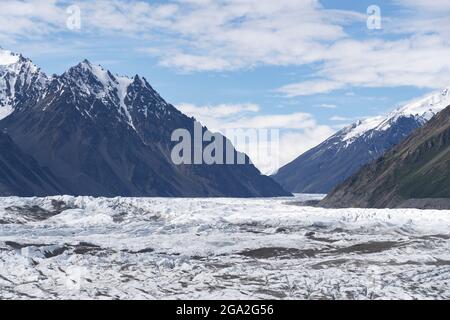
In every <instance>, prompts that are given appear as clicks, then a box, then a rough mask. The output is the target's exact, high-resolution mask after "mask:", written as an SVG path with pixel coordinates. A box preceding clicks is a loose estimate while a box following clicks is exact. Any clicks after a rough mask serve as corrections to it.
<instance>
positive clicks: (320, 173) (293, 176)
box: [273, 116, 423, 194]
mask: <svg viewBox="0 0 450 320" xmlns="http://www.w3.org/2000/svg"><path fill="white" fill-rule="evenodd" d="M422 124H423V120H422V119H421V118H418V117H413V116H402V117H399V118H395V119H392V122H391V123H390V126H389V128H388V129H385V130H377V129H371V130H368V131H366V132H365V133H364V134H362V135H360V136H359V137H357V138H356V139H354V140H352V141H348V140H345V137H346V136H347V134H348V133H349V132H351V131H352V130H354V129H355V127H357V126H358V124H354V125H353V126H352V127H349V128H345V129H343V130H341V131H339V132H338V133H336V134H335V135H333V136H332V137H331V138H329V139H328V140H326V141H325V142H323V143H322V144H320V145H319V146H317V147H315V148H313V149H311V150H309V151H307V152H306V153H304V154H302V155H301V156H300V157H298V158H297V159H295V160H294V161H293V162H291V163H289V164H287V165H286V166H284V167H283V168H281V169H280V170H279V171H278V173H277V174H276V175H274V176H273V178H274V179H275V181H277V182H278V183H280V184H281V185H282V186H283V187H284V188H285V189H286V190H288V191H290V192H294V193H322V194H325V193H329V192H330V191H331V190H332V189H333V188H334V187H335V186H337V185H338V184H340V183H342V182H344V181H345V180H346V179H347V178H349V177H350V176H351V175H352V174H354V173H355V172H357V171H358V170H359V169H360V168H361V167H362V166H364V165H366V164H368V163H370V162H371V161H373V160H375V159H377V158H379V157H380V156H382V155H383V154H384V153H385V152H386V151H387V150H389V149H391V148H392V147H393V146H395V145H397V144H398V143H400V142H401V141H403V140H404V139H405V138H406V137H407V136H408V135H409V134H411V132H412V131H414V130H415V129H417V128H418V127H420V126H421V125H422Z"/></svg>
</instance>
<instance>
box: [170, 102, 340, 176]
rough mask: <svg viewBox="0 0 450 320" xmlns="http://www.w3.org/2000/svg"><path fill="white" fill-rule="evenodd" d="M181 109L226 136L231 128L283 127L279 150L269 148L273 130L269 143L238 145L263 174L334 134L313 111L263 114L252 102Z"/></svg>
mask: <svg viewBox="0 0 450 320" xmlns="http://www.w3.org/2000/svg"><path fill="white" fill-rule="evenodd" d="M177 108H178V109H180V110H181V111H182V112H184V113H186V114H187V115H190V116H194V117H195V118H196V119H197V120H198V121H200V122H201V123H203V124H204V125H206V126H207V127H208V128H209V129H210V130H212V131H218V132H221V133H223V134H225V135H227V131H228V130H233V129H257V130H265V129H267V130H271V129H275V130H279V140H278V145H279V149H278V150H276V151H274V150H272V151H269V149H270V142H271V141H272V140H271V139H272V138H273V137H272V136H270V134H269V132H268V139H269V141H268V143H265V142H267V141H259V143H258V145H256V146H247V145H237V146H236V147H237V148H238V150H240V151H245V152H246V153H248V155H249V156H250V158H251V159H252V161H253V162H254V164H255V165H256V166H257V167H258V168H259V169H260V170H261V171H262V172H263V173H273V172H274V169H278V167H279V166H283V165H285V164H287V163H289V162H291V161H292V160H294V159H295V158H297V157H298V156H299V155H300V154H302V153H303V152H305V151H307V150H309V149H310V148H312V147H314V146H316V145H318V144H320V143H321V142H322V141H323V140H325V139H326V138H328V137H329V136H331V135H332V134H333V133H334V130H333V129H332V128H330V127H328V126H324V125H319V124H318V123H317V121H316V120H315V118H314V117H313V116H312V115H311V114H308V113H300V112H299V113H291V114H285V115H261V114H259V111H260V107H259V106H258V105H255V104H251V103H244V104H221V105H216V106H197V105H194V104H188V103H184V104H180V105H178V106H177ZM260 132H262V131H260ZM272 142H273V141H272ZM261 155H262V156H261ZM265 155H270V161H267V157H264V156H265ZM275 160H277V161H275ZM274 161H275V163H277V164H278V166H277V168H273V167H272V166H273V165H274Z"/></svg>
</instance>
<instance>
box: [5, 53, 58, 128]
mask: <svg viewBox="0 0 450 320" xmlns="http://www.w3.org/2000/svg"><path fill="white" fill-rule="evenodd" d="M48 81H49V79H48V77H47V75H45V74H44V73H43V72H41V70H40V69H39V68H38V67H37V66H36V65H35V64H33V62H32V61H31V60H29V59H26V58H24V57H22V56H21V55H18V54H15V53H12V52H11V51H7V50H2V49H0V120H1V119H4V118H6V117H7V116H9V115H10V114H11V113H12V112H14V110H16V108H18V107H21V106H26V105H27V103H26V101H27V99H30V98H37V97H38V96H40V93H41V91H42V90H43V88H44V87H45V86H46V84H47V83H48Z"/></svg>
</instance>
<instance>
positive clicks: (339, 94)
mask: <svg viewBox="0 0 450 320" xmlns="http://www.w3.org/2000/svg"><path fill="white" fill-rule="evenodd" d="M0 5H1V10H0V46H1V47H3V48H4V49H8V50H12V51H14V52H18V53H22V54H23V55H24V56H26V57H29V58H31V59H32V60H33V62H35V63H36V64H37V65H38V66H40V67H41V68H42V69H43V70H44V71H45V72H47V73H48V74H52V73H56V74H61V73H63V72H64V71H65V70H67V69H68V68H69V67H70V66H73V65H76V64H77V63H78V62H80V61H82V60H83V59H85V58H87V59H88V60H90V61H91V62H93V63H95V64H101V65H102V66H103V67H104V68H107V69H109V70H111V72H112V73H115V74H119V75H128V76H133V75H135V74H139V75H142V76H145V77H146V78H147V79H148V81H149V82H150V83H151V85H152V86H153V87H154V88H155V89H156V90H157V91H158V92H159V93H160V94H161V95H162V96H163V97H164V98H165V99H166V100H167V101H168V102H170V103H172V104H173V105H175V106H177V107H178V108H179V109H180V110H182V111H183V112H185V113H187V114H189V115H193V116H195V117H196V118H197V119H198V120H200V121H201V122H202V123H203V124H206V125H207V126H208V127H209V128H210V129H212V130H217V131H219V130H223V129H224V128H225V129H226V128H242V127H248V128H255V129H264V128H265V129H276V130H280V131H279V136H278V146H279V151H278V156H277V157H278V159H279V163H278V165H283V164H286V163H287V162H289V161H291V160H293V159H294V158H296V157H297V156H298V155H300V154H301V153H303V152H304V151H306V150H308V149H309V148H311V147H313V146H315V145H317V144H319V143H320V142H322V141H323V140H325V139H326V138H327V137H329V136H330V135H332V134H333V133H334V132H336V131H337V130H339V129H341V128H343V127H344V126H346V125H348V124H350V123H352V122H354V121H356V120H358V119H364V118H366V117H369V116H376V115H380V114H383V113H386V112H388V111H391V110H392V109H394V108H396V107H398V106H401V105H402V104H404V103H405V102H406V101H410V100H411V99H414V98H415V97H419V96H423V95H424V94H427V93H428V92H431V91H435V90H438V89H443V88H445V87H447V86H449V85H450V59H449V57H450V39H449V37H448V34H450V20H449V19H448V16H449V14H450V1H448V0H435V1H432V2H430V1H428V0H390V1H387V0H385V1H381V0H378V1H377V0H372V1H365V0H358V1H356V0H355V1H346V0H278V1H273V0H172V1H163V0H159V1H153V0H108V1H106V0H98V1H92V0H90V1H84V0H79V1H70V0H0ZM250 156H251V157H252V155H250ZM258 166H259V168H260V169H261V170H262V171H263V172H268V171H271V170H273V168H269V167H267V168H266V167H265V166H264V165H263V164H259V165H258Z"/></svg>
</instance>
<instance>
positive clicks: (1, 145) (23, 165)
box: [0, 132, 62, 197]
mask: <svg viewBox="0 0 450 320" xmlns="http://www.w3.org/2000/svg"><path fill="white" fill-rule="evenodd" d="M60 190H62V186H61V184H60V182H59V181H58V179H57V178H56V177H55V176H54V175H53V174H52V173H51V172H50V171H49V170H48V169H46V168H42V167H41V166H40V165H39V164H38V162H37V161H36V160H35V159H34V158H33V157H31V156H29V155H28V154H26V153H24V152H23V151H22V150H21V149H20V148H19V147H18V146H17V145H16V144H15V143H14V142H13V141H12V140H11V138H10V137H9V136H8V135H7V134H5V133H2V132H0V194H1V195H2V196H13V195H15V196H23V197H26V196H44V195H46V194H56V193H58V192H59V191H60Z"/></svg>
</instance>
